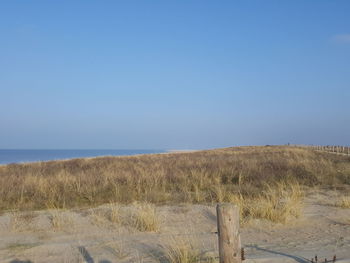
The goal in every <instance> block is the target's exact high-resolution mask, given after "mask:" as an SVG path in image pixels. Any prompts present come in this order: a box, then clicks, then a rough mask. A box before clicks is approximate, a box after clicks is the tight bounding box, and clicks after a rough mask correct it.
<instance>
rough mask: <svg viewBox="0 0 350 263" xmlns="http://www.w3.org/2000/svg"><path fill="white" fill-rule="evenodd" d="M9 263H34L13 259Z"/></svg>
mask: <svg viewBox="0 0 350 263" xmlns="http://www.w3.org/2000/svg"><path fill="white" fill-rule="evenodd" d="M10 263H34V262H33V261H30V260H18V259H14V260H12V261H10Z"/></svg>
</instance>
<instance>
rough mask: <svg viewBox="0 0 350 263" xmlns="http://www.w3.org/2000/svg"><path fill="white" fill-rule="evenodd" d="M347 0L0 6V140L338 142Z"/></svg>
mask: <svg viewBox="0 0 350 263" xmlns="http://www.w3.org/2000/svg"><path fill="white" fill-rule="evenodd" d="M349 14H350V1H345V0H344V1H336V0H334V1H330V0H327V1H326V0H324V1H322V0H320V1H316V0H315V1H311V0H310V1H308V0H302V1H294V0H293V1H277V0H276V1H267V0H264V1H261V0H259V1H245V0H244V1H202V0H200V1H199V0H198V1H161V0H159V1H85V0H84V1H35V0H33V1H16V0H8V1H1V5H0V148H89V149H91V148H110V149H113V148H122V149H126V148H127V149H135V148H138V149H140V148H141V149H142V148H158V149H172V148H173V149H181V148H188V149H194V148H213V147H224V146H232V145H264V144H285V143H288V142H290V143H304V144H343V145H349V144H350V136H349V134H350V15H349Z"/></svg>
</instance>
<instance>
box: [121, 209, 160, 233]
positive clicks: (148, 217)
mask: <svg viewBox="0 0 350 263" xmlns="http://www.w3.org/2000/svg"><path fill="white" fill-rule="evenodd" d="M127 225H130V226H132V227H134V228H135V229H137V230H139V231H141V232H156V231H158V230H159V218H158V215H157V212H156V207H155V206H154V204H148V203H143V204H137V205H136V207H135V210H134V211H133V212H132V213H131V214H129V217H128V220H127Z"/></svg>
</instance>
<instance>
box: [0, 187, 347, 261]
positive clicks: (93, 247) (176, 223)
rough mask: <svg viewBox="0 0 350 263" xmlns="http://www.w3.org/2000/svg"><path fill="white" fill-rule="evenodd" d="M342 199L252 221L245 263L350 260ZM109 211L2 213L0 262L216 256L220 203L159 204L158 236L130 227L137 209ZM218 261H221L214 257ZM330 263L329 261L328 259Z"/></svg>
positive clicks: (322, 198) (327, 198)
mask: <svg viewBox="0 0 350 263" xmlns="http://www.w3.org/2000/svg"><path fill="white" fill-rule="evenodd" d="M336 196H337V193H336V192H334V191H316V190H315V191H313V192H311V193H309V194H307V195H306V197H305V200H304V208H303V215H302V216H301V217H300V218H299V219H295V220H293V221H291V222H289V223H288V224H286V225H282V224H274V223H271V222H267V221H264V220H252V221H250V222H249V223H248V224H246V225H244V226H243V227H242V228H241V240H242V245H243V246H244V248H245V254H246V260H245V261H244V262H246V263H253V262H260V263H262V262H271V263H274V262H285V263H287V262H299V263H303V262H310V261H309V260H310V259H311V258H312V257H314V256H315V254H317V255H318V258H319V259H320V261H319V262H324V259H325V258H327V259H332V258H333V255H335V254H336V256H337V261H336V262H339V263H340V262H350V209H342V208H339V207H335V206H334V205H333V204H334V202H335V199H336ZM109 209H110V207H109V205H104V206H99V207H97V208H94V209H71V210H60V211H55V210H46V211H36V212H22V213H3V214H2V215H0V262H12V263H15V262H17V263H19V262H22V263H30V262H32V263H34V262H89V263H90V262H95V263H97V262H98V263H108V262H121V263H126V262H137V263H141V262H143V263H146V262H168V261H167V259H166V258H167V257H166V253H167V252H166V251H167V249H166V247H167V244H172V243H173V242H177V243H179V242H189V243H191V244H192V245H193V248H194V249H195V250H197V251H198V253H200V255H201V258H202V259H203V261H202V262H205V261H204V259H206V258H216V257H217V256H218V252H217V251H218V250H217V235H216V233H215V232H216V214H215V206H214V205H208V206H206V205H177V206H158V207H157V208H156V210H157V217H158V219H159V221H160V223H159V230H158V231H157V232H140V231H138V230H136V229H135V228H134V227H133V226H131V225H130V224H128V223H127V220H128V214H130V213H131V212H132V211H133V210H134V209H135V206H134V205H128V206H122V207H121V208H120V210H119V211H118V213H119V214H120V215H121V216H120V221H119V222H111V221H110V220H109V219H108V216H105V215H107V214H108V211H109ZM216 260H217V259H216ZM330 262H331V261H330Z"/></svg>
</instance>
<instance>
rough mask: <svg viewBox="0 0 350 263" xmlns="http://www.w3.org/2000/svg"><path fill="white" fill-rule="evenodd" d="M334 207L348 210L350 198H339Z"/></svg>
mask: <svg viewBox="0 0 350 263" xmlns="http://www.w3.org/2000/svg"><path fill="white" fill-rule="evenodd" d="M335 205H336V206H338V207H341V208H350V196H342V197H340V198H339V200H338V201H337V203H336V204H335Z"/></svg>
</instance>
